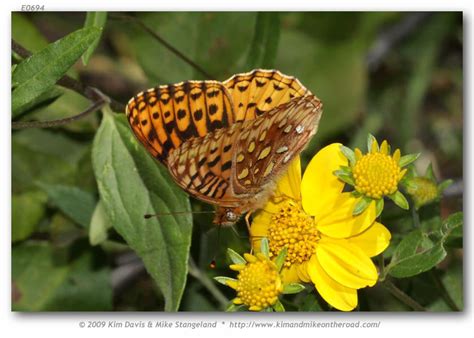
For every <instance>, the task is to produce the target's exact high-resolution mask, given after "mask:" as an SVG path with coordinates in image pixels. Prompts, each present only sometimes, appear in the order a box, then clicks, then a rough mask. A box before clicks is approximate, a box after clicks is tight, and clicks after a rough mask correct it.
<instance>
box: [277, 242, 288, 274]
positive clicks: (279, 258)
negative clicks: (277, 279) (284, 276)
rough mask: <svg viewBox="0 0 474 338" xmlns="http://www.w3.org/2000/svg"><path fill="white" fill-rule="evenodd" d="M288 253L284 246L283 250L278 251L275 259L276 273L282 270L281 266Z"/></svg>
mask: <svg viewBox="0 0 474 338" xmlns="http://www.w3.org/2000/svg"><path fill="white" fill-rule="evenodd" d="M287 253H288V248H287V247H286V246H285V247H283V249H281V250H280V252H279V253H278V256H277V258H276V259H275V264H276V266H277V269H278V271H280V270H281V269H282V268H283V264H285V259H286V254H287Z"/></svg>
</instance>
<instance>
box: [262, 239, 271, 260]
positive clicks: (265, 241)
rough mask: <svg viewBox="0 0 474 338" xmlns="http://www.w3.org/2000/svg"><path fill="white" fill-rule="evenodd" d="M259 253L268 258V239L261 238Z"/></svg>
mask: <svg viewBox="0 0 474 338" xmlns="http://www.w3.org/2000/svg"><path fill="white" fill-rule="evenodd" d="M260 251H261V252H262V253H263V254H264V255H265V257H267V258H269V257H270V247H269V246H268V239H267V238H266V237H264V238H262V240H261V241H260Z"/></svg>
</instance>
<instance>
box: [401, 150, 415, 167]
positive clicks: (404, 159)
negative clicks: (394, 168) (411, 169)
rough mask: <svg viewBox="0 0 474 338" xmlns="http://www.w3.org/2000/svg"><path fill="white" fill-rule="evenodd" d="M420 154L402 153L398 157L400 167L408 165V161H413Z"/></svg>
mask: <svg viewBox="0 0 474 338" xmlns="http://www.w3.org/2000/svg"><path fill="white" fill-rule="evenodd" d="M420 154H421V153H417V154H408V155H404V156H402V157H400V161H398V165H399V166H400V167H405V166H407V165H409V164H410V163H413V162H415V161H416V160H417V158H418V157H420Z"/></svg>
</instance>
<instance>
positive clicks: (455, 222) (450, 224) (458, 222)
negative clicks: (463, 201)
mask: <svg viewBox="0 0 474 338" xmlns="http://www.w3.org/2000/svg"><path fill="white" fill-rule="evenodd" d="M463 224H464V213H463V212H456V213H454V214H451V215H450V216H449V217H448V218H447V219H446V220H445V221H444V222H443V225H442V227H441V231H442V234H443V235H444V236H449V235H451V234H452V232H453V231H455V230H457V229H462V226H463Z"/></svg>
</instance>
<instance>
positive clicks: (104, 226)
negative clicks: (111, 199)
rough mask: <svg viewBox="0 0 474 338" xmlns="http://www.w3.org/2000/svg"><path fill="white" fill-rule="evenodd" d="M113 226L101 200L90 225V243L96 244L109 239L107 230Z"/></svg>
mask: <svg viewBox="0 0 474 338" xmlns="http://www.w3.org/2000/svg"><path fill="white" fill-rule="evenodd" d="M111 227H112V223H110V221H109V218H108V217H107V214H106V212H105V207H104V203H103V202H102V201H101V200H99V202H97V205H96V206H95V210H94V213H93V214H92V218H91V224H90V226H89V243H90V244H91V245H92V246H94V245H98V244H100V243H102V242H103V241H105V240H106V239H107V237H108V236H107V231H108V230H109V229H110V228H111Z"/></svg>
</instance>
